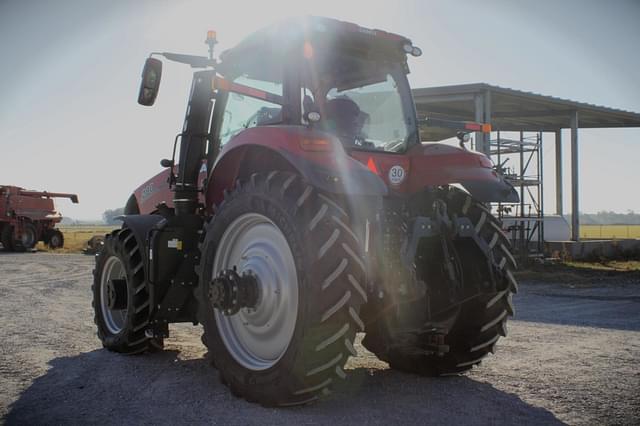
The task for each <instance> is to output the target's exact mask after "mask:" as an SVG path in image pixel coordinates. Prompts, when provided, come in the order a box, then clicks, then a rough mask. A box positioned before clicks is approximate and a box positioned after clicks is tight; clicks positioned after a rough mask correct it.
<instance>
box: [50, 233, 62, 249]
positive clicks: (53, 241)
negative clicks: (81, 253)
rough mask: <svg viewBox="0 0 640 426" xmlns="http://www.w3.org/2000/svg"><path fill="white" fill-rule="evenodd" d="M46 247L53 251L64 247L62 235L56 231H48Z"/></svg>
mask: <svg viewBox="0 0 640 426" xmlns="http://www.w3.org/2000/svg"><path fill="white" fill-rule="evenodd" d="M47 245H48V246H49V248H50V249H53V250H55V249H59V248H62V247H63V246H64V236H63V235H62V232H60V231H59V230H57V229H52V230H51V231H49V234H48V238H47Z"/></svg>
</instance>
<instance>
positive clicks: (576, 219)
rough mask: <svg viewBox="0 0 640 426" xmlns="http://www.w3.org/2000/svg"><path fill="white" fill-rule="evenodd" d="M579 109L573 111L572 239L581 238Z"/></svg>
mask: <svg viewBox="0 0 640 426" xmlns="http://www.w3.org/2000/svg"><path fill="white" fill-rule="evenodd" d="M578 128H579V121H578V111H574V112H572V113H571V240H573V241H579V240H580V204H579V201H580V196H579V194H580V191H579V189H580V182H579V179H578V177H579V165H578Z"/></svg>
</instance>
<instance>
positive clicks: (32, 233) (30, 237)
mask: <svg viewBox="0 0 640 426" xmlns="http://www.w3.org/2000/svg"><path fill="white" fill-rule="evenodd" d="M37 242H38V231H37V229H36V227H35V225H34V224H33V223H25V224H24V225H23V229H22V235H21V237H20V238H19V239H13V242H12V246H13V250H14V251H17V252H25V251H27V250H32V249H33V248H34V247H35V246H36V243H37Z"/></svg>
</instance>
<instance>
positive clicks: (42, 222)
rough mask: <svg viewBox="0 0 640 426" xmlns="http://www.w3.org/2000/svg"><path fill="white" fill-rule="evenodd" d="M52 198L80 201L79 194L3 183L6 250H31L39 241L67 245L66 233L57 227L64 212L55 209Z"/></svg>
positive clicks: (1, 238)
mask: <svg viewBox="0 0 640 426" xmlns="http://www.w3.org/2000/svg"><path fill="white" fill-rule="evenodd" d="M52 198H68V199H70V200H71V201H72V202H73V203H74V204H77V203H78V196H77V195H76V194H63V193H58V192H47V191H29V190H26V189H23V188H19V187H17V186H3V185H0V242H1V243H2V245H3V247H4V249H5V251H26V250H31V249H32V248H33V247H35V245H36V243H37V242H38V241H44V243H45V244H47V245H48V246H49V247H51V248H53V249H56V248H60V247H62V246H63V245H64V238H63V236H62V232H60V231H59V230H57V229H55V225H56V223H59V222H60V221H61V220H62V215H61V214H60V213H58V212H57V211H56V210H55V207H54V205H53V199H52Z"/></svg>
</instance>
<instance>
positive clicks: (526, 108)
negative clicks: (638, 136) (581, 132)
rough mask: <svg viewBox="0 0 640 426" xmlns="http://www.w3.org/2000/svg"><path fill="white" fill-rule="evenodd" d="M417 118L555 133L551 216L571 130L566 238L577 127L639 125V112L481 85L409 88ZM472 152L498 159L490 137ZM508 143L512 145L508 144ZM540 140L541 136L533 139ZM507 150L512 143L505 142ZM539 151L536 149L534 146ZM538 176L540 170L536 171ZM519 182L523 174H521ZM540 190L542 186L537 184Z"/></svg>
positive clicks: (575, 183)
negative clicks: (564, 132)
mask: <svg viewBox="0 0 640 426" xmlns="http://www.w3.org/2000/svg"><path fill="white" fill-rule="evenodd" d="M413 96H414V100H415V103H416V108H417V110H418V114H419V115H422V116H429V117H434V118H441V119H450V120H468V121H478V122H484V123H490V124H491V126H492V129H493V130H494V131H496V132H497V133H498V135H499V132H501V131H502V132H505V131H508V132H520V135H521V137H520V142H521V145H525V144H524V142H523V137H522V135H523V132H536V133H538V134H540V135H542V132H553V133H555V172H556V213H557V214H558V215H562V214H563V211H562V200H563V191H562V182H563V171H562V149H561V146H562V133H561V130H562V129H571V222H572V223H571V239H572V240H573V241H578V240H579V238H580V222H579V205H580V200H579V196H578V188H579V180H578V169H579V157H578V129H580V128H621V127H640V114H639V113H635V112H630V111H623V110H619V109H614V108H608V107H604V106H599V105H593V104H588V103H582V102H575V101H571V100H567V99H561V98H557V97H553V96H544V95H539V94H535V93H531V92H524V91H520V90H514V89H509V88H503V87H499V86H492V85H489V84H485V83H475V84H463V85H455V86H440V87H426V88H419V89H414V90H413ZM420 133H421V137H422V140H423V141H436V140H442V139H445V138H448V137H452V136H455V132H451V131H449V130H447V129H437V128H429V127H424V128H421V129H420ZM475 140H476V149H477V150H478V151H481V152H483V153H485V154H486V155H487V156H492V155H493V156H495V155H500V151H501V149H500V137H499V136H498V138H497V140H498V149H494V147H495V144H494V143H493V142H492V140H491V135H489V134H482V133H478V134H476V136H475ZM509 142H514V141H509ZM539 142H541V136H540V138H539ZM505 146H509V149H511V150H512V151H513V149H514V147H513V144H505ZM540 149H542V146H541V143H540ZM540 174H541V170H540ZM522 179H524V176H522ZM539 185H540V188H542V182H541V180H540V182H539Z"/></svg>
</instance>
